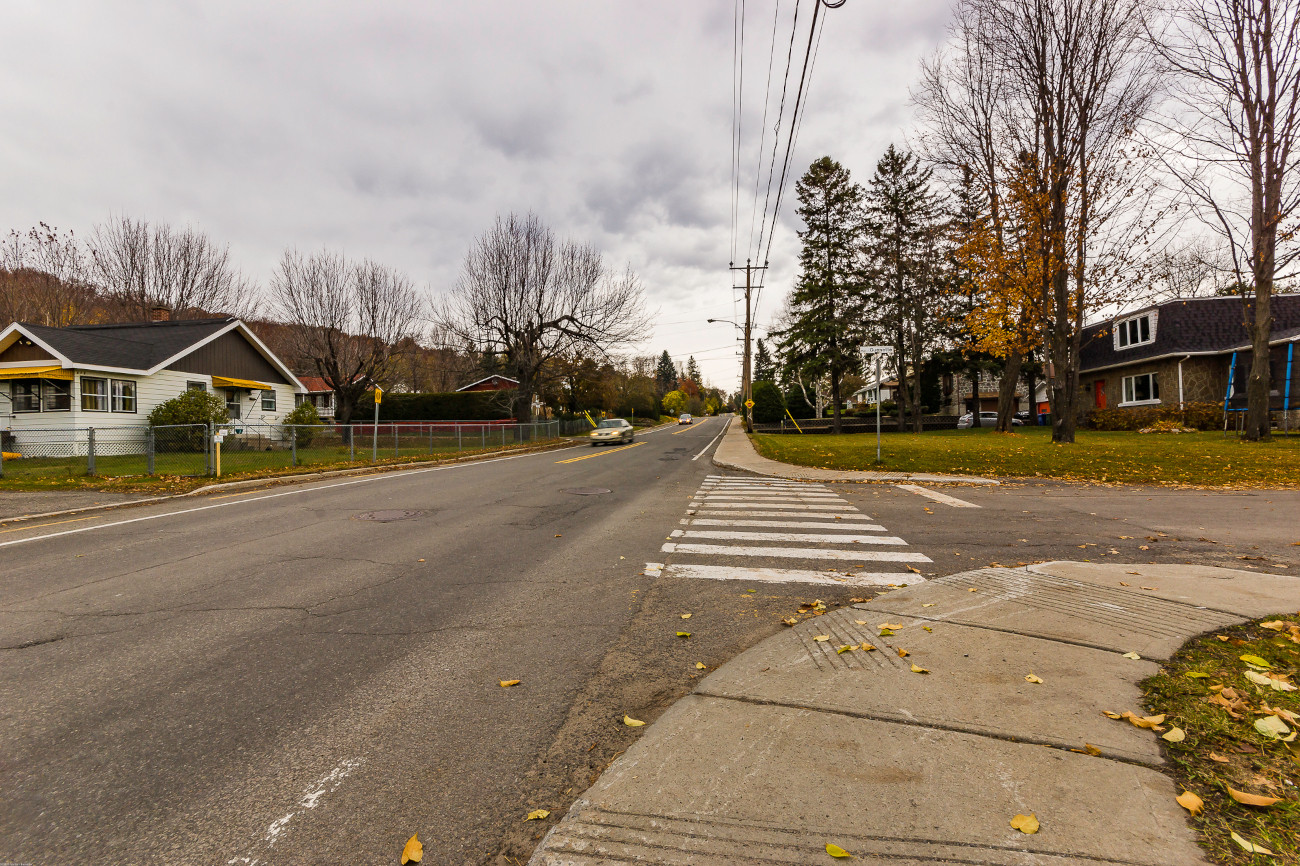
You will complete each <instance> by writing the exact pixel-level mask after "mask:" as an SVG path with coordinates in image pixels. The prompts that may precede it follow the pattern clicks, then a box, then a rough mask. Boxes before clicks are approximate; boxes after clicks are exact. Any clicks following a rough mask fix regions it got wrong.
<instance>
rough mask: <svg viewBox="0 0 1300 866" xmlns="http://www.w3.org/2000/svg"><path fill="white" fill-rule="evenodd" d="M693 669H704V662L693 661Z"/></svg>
mask: <svg viewBox="0 0 1300 866" xmlns="http://www.w3.org/2000/svg"><path fill="white" fill-rule="evenodd" d="M695 669H696V670H697V671H702V670H704V662H696V663H695Z"/></svg>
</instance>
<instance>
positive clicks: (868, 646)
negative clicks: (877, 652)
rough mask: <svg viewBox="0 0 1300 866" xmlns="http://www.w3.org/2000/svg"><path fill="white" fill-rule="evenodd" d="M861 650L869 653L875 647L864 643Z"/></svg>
mask: <svg viewBox="0 0 1300 866" xmlns="http://www.w3.org/2000/svg"><path fill="white" fill-rule="evenodd" d="M862 648H863V649H864V650H866V651H867V652H871V651H872V650H874V649H875V647H874V646H872V645H871V644H869V643H864V644H863V645H862Z"/></svg>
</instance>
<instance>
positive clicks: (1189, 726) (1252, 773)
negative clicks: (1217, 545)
mask: <svg viewBox="0 0 1300 866" xmlns="http://www.w3.org/2000/svg"><path fill="white" fill-rule="evenodd" d="M1265 623H1267V624H1268V626H1267V627H1266V626H1265V625H1264V624H1265ZM1242 656H1251V657H1254V658H1255V659H1257V660H1262V661H1264V662H1266V663H1267V666H1262V665H1252V664H1251V663H1249V662H1247V661H1243V660H1242ZM1297 668H1300V614H1296V615H1294V616H1286V615H1282V616H1273V617H1265V618H1263V619H1261V620H1256V621H1255V622H1250V623H1246V624H1244V625H1241V626H1238V627H1235V628H1230V629H1226V630H1224V631H1220V632H1217V633H1215V634H1210V635H1204V636H1202V637H1199V638H1196V639H1194V640H1192V641H1189V642H1188V643H1187V644H1186V645H1184V646H1183V648H1182V649H1180V650H1179V651H1178V652H1177V653H1176V654H1175V655H1174V657H1173V659H1171V660H1170V662H1169V664H1167V665H1165V666H1164V668H1163V670H1162V672H1161V673H1159V674H1157V675H1156V676H1154V677H1151V678H1150V679H1147V680H1145V681H1144V682H1143V683H1142V684H1141V685H1142V689H1143V693H1144V695H1145V702H1146V707H1147V709H1148V710H1149V711H1151V712H1152V713H1157V714H1158V713H1164V714H1166V720H1165V725H1166V726H1175V727H1178V728H1181V729H1182V730H1183V731H1184V732H1185V733H1186V738H1185V739H1184V740H1182V741H1181V742H1168V741H1162V743H1161V745H1162V746H1163V747H1164V749H1165V756H1166V758H1167V759H1168V760H1169V769H1170V772H1171V774H1172V775H1173V777H1174V779H1175V782H1176V783H1177V785H1178V786H1179V788H1178V792H1179V794H1182V792H1183V791H1184V790H1186V791H1191V792H1193V793H1194V794H1196V795H1197V796H1198V797H1200V798H1201V800H1203V801H1204V809H1203V811H1202V812H1201V814H1200V815H1198V816H1195V817H1190V816H1189V820H1190V821H1191V824H1192V826H1193V827H1194V828H1195V830H1196V833H1197V838H1198V841H1199V842H1200V844H1201V846H1202V847H1203V848H1204V849H1205V851H1206V853H1207V855H1208V856H1209V857H1210V858H1211V859H1212V860H1214V862H1216V863H1221V864H1225V866H1227V864H1231V866H1245V864H1252V866H1253V864H1265V863H1268V864H1278V863H1283V864H1292V866H1300V787H1297V786H1300V737H1297V738H1296V741H1295V742H1292V743H1286V742H1283V741H1281V740H1278V739H1275V738H1273V737H1270V736H1267V735H1266V734H1264V733H1262V732H1261V731H1260V730H1259V729H1257V727H1256V723H1257V722H1260V721H1265V723H1266V724H1268V723H1267V721H1266V720H1267V719H1269V718H1270V717H1271V716H1273V717H1275V718H1278V719H1279V720H1280V721H1281V722H1282V724H1283V725H1284V726H1285V727H1286V728H1287V729H1289V730H1291V731H1292V732H1294V731H1295V730H1296V728H1297V727H1300V726H1298V725H1297V724H1296V723H1295V722H1294V721H1292V720H1291V719H1289V718H1288V717H1287V714H1288V713H1290V714H1294V716H1293V717H1300V697H1297V696H1298V695H1300V692H1297V691H1286V690H1277V689H1275V688H1273V687H1272V685H1271V684H1270V685H1261V684H1260V683H1259V682H1257V681H1253V680H1252V679H1251V678H1250V676H1248V673H1253V674H1254V675H1255V677H1256V679H1258V678H1264V679H1272V678H1273V677H1277V678H1278V679H1277V682H1278V683H1284V684H1290V685H1294V684H1295V683H1296V680H1297V679H1298V677H1297ZM1225 703H1226V704H1229V705H1231V706H1225ZM1266 708H1268V709H1266ZM1270 710H1272V711H1273V712H1270ZM1275 713H1277V715H1276V716H1275V715H1274V714H1275ZM1230 788H1231V789H1232V790H1235V791H1238V792H1240V793H1243V794H1247V795H1256V796H1263V797H1277V798H1279V801H1278V802H1277V803H1274V804H1272V805H1268V806H1253V805H1245V804H1243V803H1240V802H1238V801H1237V800H1236V799H1234V798H1233V796H1232V795H1231V794H1230V793H1229V789H1230ZM1233 833H1236V834H1237V835H1238V836H1240V837H1241V838H1243V839H1245V840H1246V841H1248V842H1251V843H1254V844H1258V845H1261V846H1263V847H1264V848H1267V849H1268V850H1270V851H1272V852H1273V856H1271V857H1269V856H1265V855H1262V854H1252V853H1248V852H1247V851H1246V850H1244V849H1243V848H1242V847H1241V846H1240V845H1239V844H1238V843H1237V842H1235V841H1234V840H1233V838H1232V834H1233Z"/></svg>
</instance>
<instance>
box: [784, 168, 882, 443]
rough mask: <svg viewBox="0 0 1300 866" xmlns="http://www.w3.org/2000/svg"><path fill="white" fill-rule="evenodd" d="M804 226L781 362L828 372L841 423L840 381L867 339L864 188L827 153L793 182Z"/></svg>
mask: <svg viewBox="0 0 1300 866" xmlns="http://www.w3.org/2000/svg"><path fill="white" fill-rule="evenodd" d="M795 193H796V195H797V196H798V198H799V209H798V214H799V216H800V218H801V219H802V220H803V222H804V226H805V229H804V230H803V231H801V232H799V240H800V241H801V242H802V249H801V250H800V252H799V277H798V279H797V281H796V282H795V286H794V290H793V291H792V292H791V294H790V302H789V314H790V318H789V321H788V324H787V325H786V327H784V328H783V329H781V330H780V331H777V332H774V333H775V336H776V337H777V341H778V342H777V349H778V351H779V353H780V355H781V359H782V363H783V364H784V365H785V366H787V367H795V368H799V369H801V370H803V371H804V372H806V373H808V374H809V375H811V376H823V375H825V376H829V378H830V381H831V402H832V405H833V406H834V410H835V411H834V421H833V427H832V429H833V430H834V432H836V433H839V432H841V430H842V427H841V422H840V413H841V411H842V410H843V407H844V403H843V400H842V399H841V396H840V381H841V380H842V379H843V377H844V374H845V373H847V372H849V371H851V370H857V369H858V368H859V367H860V366H861V363H862V360H861V356H860V352H861V348H862V345H863V340H864V339H865V334H864V331H863V328H862V326H861V316H860V315H859V310H860V305H859V301H858V298H859V295H860V288H861V279H862V274H861V268H860V260H859V246H860V244H861V239H862V188H861V187H860V186H858V185H857V184H856V183H853V181H852V180H851V179H850V177H849V172H848V170H847V169H845V168H844V167H843V166H842V165H840V164H839V163H838V162H836V161H835V160H833V159H831V158H830V157H829V156H824V157H822V158H821V159H819V160H817V161H816V162H814V163H813V164H812V165H811V166H809V168H808V171H807V173H805V174H804V176H803V177H801V178H800V179H799V182H798V183H797V184H795Z"/></svg>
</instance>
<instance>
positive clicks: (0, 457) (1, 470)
mask: <svg viewBox="0 0 1300 866" xmlns="http://www.w3.org/2000/svg"><path fill="white" fill-rule="evenodd" d="M4 477H5V444H4V439H3V437H0V478H4Z"/></svg>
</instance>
